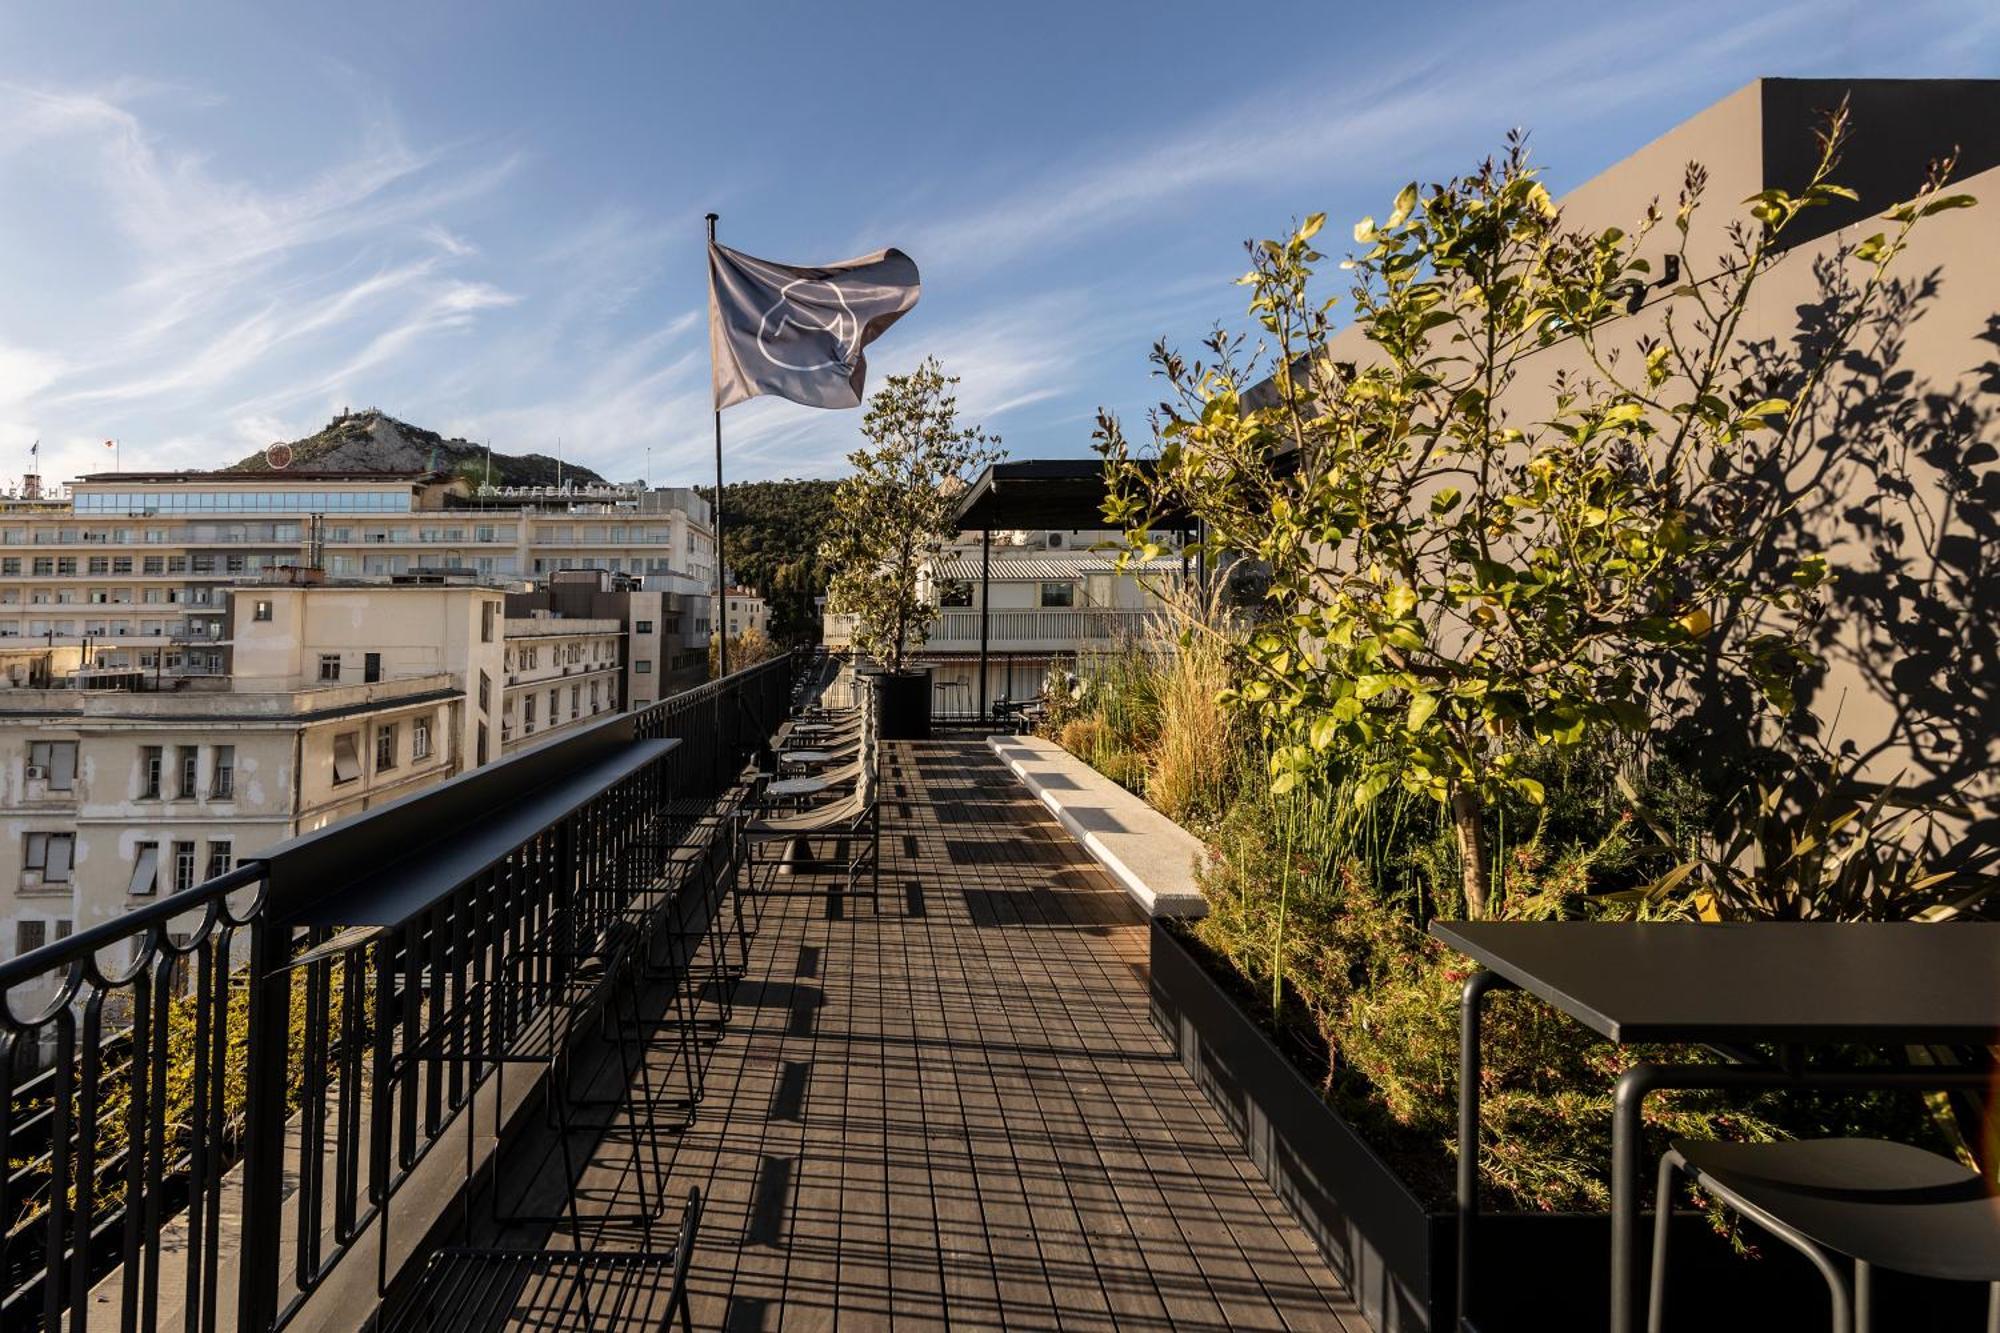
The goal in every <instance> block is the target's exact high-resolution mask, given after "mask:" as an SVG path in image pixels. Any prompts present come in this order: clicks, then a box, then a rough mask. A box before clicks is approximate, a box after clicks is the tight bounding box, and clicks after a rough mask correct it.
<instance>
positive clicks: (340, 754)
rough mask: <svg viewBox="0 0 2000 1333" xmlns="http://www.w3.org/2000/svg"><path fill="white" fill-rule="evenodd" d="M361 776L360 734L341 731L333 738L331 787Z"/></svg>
mask: <svg viewBox="0 0 2000 1333" xmlns="http://www.w3.org/2000/svg"><path fill="white" fill-rule="evenodd" d="M360 776H361V733H360V732H358V731H343V732H341V733H340V734H339V735H338V736H335V737H334V738H333V785H334V786H336V787H338V786H340V785H341V784H342V783H344V782H353V781H354V780H355V779H357V778H359V777H360Z"/></svg>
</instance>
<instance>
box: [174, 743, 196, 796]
mask: <svg viewBox="0 0 2000 1333" xmlns="http://www.w3.org/2000/svg"><path fill="white" fill-rule="evenodd" d="M174 767H175V769H176V770H177V771H178V772H179V773H180V786H179V787H177V788H176V789H175V790H174V795H175V796H176V797H177V798H179V799H180V800H183V801H192V800H194V799H195V798H196V797H198V796H200V795H201V750H200V748H199V747H198V746H193V745H183V746H180V747H178V748H177V749H176V750H175V752H174Z"/></svg>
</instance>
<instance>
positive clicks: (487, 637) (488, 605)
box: [479, 602, 500, 643]
mask: <svg viewBox="0 0 2000 1333" xmlns="http://www.w3.org/2000/svg"><path fill="white" fill-rule="evenodd" d="M499 609H500V607H499V604H498V603H496V602H481V603H480V604H479V641H480V642H481V643H491V642H493V619H494V614H493V613H494V612H496V611H498V610H499Z"/></svg>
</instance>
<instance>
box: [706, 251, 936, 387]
mask: <svg viewBox="0 0 2000 1333" xmlns="http://www.w3.org/2000/svg"><path fill="white" fill-rule="evenodd" d="M708 274H709V283H708V331H709V343H710V350H711V351H712V353H713V356H714V361H715V406H716V409H717V410H718V411H720V410H721V409H722V408H725V407H729V406H731V405H732V404H735V403H740V402H744V401H746V400H748V399H751V398H755V397H757V396H758V395H759V394H767V393H768V394H775V395H777V396H778V397H780V398H789V399H790V400H791V401H793V402H795V403H803V404H804V405H806V406H807V407H858V406H860V404H861V399H862V395H863V390H864V388H865V385H866V382H867V375H868V365H867V362H866V361H865V360H864V359H863V358H862V354H861V353H862V349H863V348H865V347H866V346H868V344H869V343H871V342H873V341H875V339H876V338H878V337H880V336H881V335H882V332H883V331H884V330H885V329H887V328H888V327H889V326H890V325H891V324H894V323H895V322H896V321H897V320H899V319H901V318H902V317H903V315H904V313H905V312H907V311H908V310H909V309H910V307H912V306H914V305H915V304H916V303H917V297H918V295H919V294H920V293H921V291H922V283H921V282H920V280H919V279H918V276H917V266H916V264H915V263H914V262H913V261H912V260H911V259H910V257H909V256H908V255H906V254H904V253H903V252H902V251H900V250H883V251H881V252H879V253H877V254H872V255H864V256H862V257H861V258H859V259H849V260H845V261H843V262H841V263H838V264H828V265H826V266H824V267H820V268H803V267H797V266H794V265H790V264H774V263H772V262H770V261H769V260H765V259H757V258H754V257H752V256H750V255H746V254H743V253H741V252H739V251H736V250H730V249H727V248H726V247H724V246H720V245H714V244H711V245H710V246H709V248H708Z"/></svg>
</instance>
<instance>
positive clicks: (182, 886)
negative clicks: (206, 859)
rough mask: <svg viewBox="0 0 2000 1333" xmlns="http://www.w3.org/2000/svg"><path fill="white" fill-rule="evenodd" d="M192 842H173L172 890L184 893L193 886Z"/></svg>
mask: <svg viewBox="0 0 2000 1333" xmlns="http://www.w3.org/2000/svg"><path fill="white" fill-rule="evenodd" d="M194 864H195V862H194V844H193V843H191V842H177V843H175V844H174V892H175V893H186V892H187V891H188V890H189V889H191V888H193V887H194Z"/></svg>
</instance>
